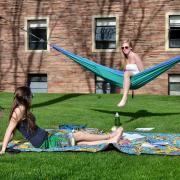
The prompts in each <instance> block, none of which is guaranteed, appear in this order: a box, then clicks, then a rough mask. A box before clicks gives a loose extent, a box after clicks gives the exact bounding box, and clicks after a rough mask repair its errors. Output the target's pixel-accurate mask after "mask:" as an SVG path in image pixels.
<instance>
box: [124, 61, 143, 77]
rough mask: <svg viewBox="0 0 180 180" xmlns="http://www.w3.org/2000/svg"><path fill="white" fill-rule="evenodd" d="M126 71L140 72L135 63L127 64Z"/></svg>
mask: <svg viewBox="0 0 180 180" xmlns="http://www.w3.org/2000/svg"><path fill="white" fill-rule="evenodd" d="M126 71H130V72H132V74H133V75H135V74H137V73H139V72H140V71H139V69H138V67H137V65H136V64H127V65H126Z"/></svg>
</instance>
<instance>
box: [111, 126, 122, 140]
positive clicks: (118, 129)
mask: <svg viewBox="0 0 180 180" xmlns="http://www.w3.org/2000/svg"><path fill="white" fill-rule="evenodd" d="M120 129H121V131H123V128H121V127H119V128H117V129H116V130H115V131H113V132H112V133H109V138H110V139H111V138H113V137H114V136H116V135H117V134H118V133H120V132H119V131H120Z"/></svg>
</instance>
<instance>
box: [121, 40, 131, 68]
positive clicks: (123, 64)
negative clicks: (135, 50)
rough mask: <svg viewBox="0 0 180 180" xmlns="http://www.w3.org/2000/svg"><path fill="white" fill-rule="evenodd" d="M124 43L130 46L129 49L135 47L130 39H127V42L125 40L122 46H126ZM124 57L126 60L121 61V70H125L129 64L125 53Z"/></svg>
mask: <svg viewBox="0 0 180 180" xmlns="http://www.w3.org/2000/svg"><path fill="white" fill-rule="evenodd" d="M124 43H127V44H129V47H131V48H132V46H133V44H132V41H131V40H130V39H125V40H123V41H122V44H124ZM123 55H124V59H123V60H122V61H121V66H120V69H124V68H125V66H126V64H127V55H126V54H124V53H123Z"/></svg>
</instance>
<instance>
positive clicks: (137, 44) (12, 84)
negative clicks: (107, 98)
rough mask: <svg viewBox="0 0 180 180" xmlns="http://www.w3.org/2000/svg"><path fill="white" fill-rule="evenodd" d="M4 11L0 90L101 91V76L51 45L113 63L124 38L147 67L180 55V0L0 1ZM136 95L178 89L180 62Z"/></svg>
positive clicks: (118, 57)
mask: <svg viewBox="0 0 180 180" xmlns="http://www.w3.org/2000/svg"><path fill="white" fill-rule="evenodd" d="M0 16H1V17H5V18H6V19H7V20H8V22H7V21H6V20H4V19H3V18H1V19H0V91H14V89H15V88H16V87H18V86H21V85H27V84H28V85H30V86H31V88H32V89H33V91H40V92H46V91H47V92H50V93H54V92H58V93H95V92H97V93H100V92H101V90H102V89H101V88H102V84H104V83H103V82H102V79H99V78H98V77H96V76H95V75H94V74H92V73H90V72H89V71H87V70H85V69H83V68H82V67H81V66H79V65H78V64H76V63H75V62H73V61H72V60H69V59H68V58H67V57H65V56H64V55H62V54H60V53H58V52H56V51H55V50H53V49H51V48H50V46H49V43H53V44H57V45H58V46H60V47H63V48H64V49H67V50H69V51H71V52H74V53H76V54H79V55H80V56H84V57H87V58H89V59H92V60H93V61H96V62H98V63H100V64H103V65H106V66H109V67H112V68H113V67H116V68H117V67H118V66H119V64H120V62H121V60H122V59H123V56H122V54H121V51H120V45H121V42H122V40H123V39H126V38H130V39H132V41H133V48H134V51H135V52H137V53H138V54H139V55H140V57H141V58H142V60H143V63H144V65H145V67H150V66H152V65H155V64H157V63H160V62H162V61H164V60H167V59H169V58H172V57H174V56H176V55H179V54H180V1H179V0H159V1H156V0H146V1H143V0H125V1H121V0H106V1H105V0H104V1H103V0H64V1H61V0H1V1H0ZM22 28H23V29H25V30H27V31H28V33H26V32H25V31H23V30H22ZM108 33H109V35H108ZM32 34H33V35H35V36H37V37H38V38H40V39H44V40H48V42H49V43H46V42H45V41H39V40H38V39H37V38H36V37H35V36H33V35H32ZM102 35H103V36H104V37H106V38H104V39H102V38H101V37H102ZM106 85H108V84H106ZM106 88H107V86H106ZM107 91H108V90H107ZM136 93H143V94H165V95H166V94H180V64H177V65H176V66H175V67H174V68H172V69H171V70H169V71H167V72H166V73H164V74H162V75H161V76H159V77H158V78H157V79H155V80H154V81H152V82H151V83H149V84H147V85H146V86H144V87H143V88H141V89H139V90H137V91H136Z"/></svg>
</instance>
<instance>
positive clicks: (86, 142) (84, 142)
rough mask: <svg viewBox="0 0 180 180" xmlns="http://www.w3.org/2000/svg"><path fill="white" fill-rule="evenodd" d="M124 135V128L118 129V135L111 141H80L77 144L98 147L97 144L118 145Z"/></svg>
mask: <svg viewBox="0 0 180 180" xmlns="http://www.w3.org/2000/svg"><path fill="white" fill-rule="evenodd" d="M122 133H123V128H118V130H117V134H116V135H115V136H114V137H112V138H110V139H106V140H95V141H86V140H84V141H80V142H77V145H97V144H109V143H118V142H119V140H120V138H121V137H122Z"/></svg>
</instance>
